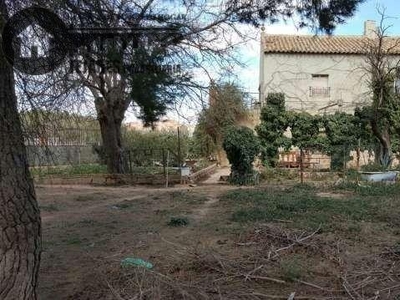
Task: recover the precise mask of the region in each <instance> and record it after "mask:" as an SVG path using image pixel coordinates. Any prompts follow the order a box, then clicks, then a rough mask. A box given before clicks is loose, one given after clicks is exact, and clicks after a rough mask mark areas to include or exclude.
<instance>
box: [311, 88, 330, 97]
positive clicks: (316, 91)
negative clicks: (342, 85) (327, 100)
mask: <svg viewBox="0 0 400 300" xmlns="http://www.w3.org/2000/svg"><path fill="white" fill-rule="evenodd" d="M309 93H310V97H330V95H331V88H330V87H312V86H310V88H309Z"/></svg>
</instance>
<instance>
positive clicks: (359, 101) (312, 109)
mask: <svg viewBox="0 0 400 300" xmlns="http://www.w3.org/2000/svg"><path fill="white" fill-rule="evenodd" d="M376 30H377V27H376V23H375V22H374V21H366V22H365V23H364V33H363V35H360V36H334V35H333V36H327V35H270V34H266V33H265V32H264V29H263V30H262V32H261V45H260V46H261V47H260V84H259V101H260V104H261V106H262V105H265V104H266V97H267V95H268V93H277V92H280V93H284V94H285V99H286V108H287V109H288V110H297V111H306V112H309V113H311V114H324V113H334V112H336V111H344V112H347V113H352V112H353V111H354V109H355V108H356V107H357V106H362V105H365V104H367V103H368V102H370V99H371V93H370V91H369V87H368V82H369V78H370V75H369V72H368V71H367V69H366V66H367V65H366V53H367V49H368V47H369V45H371V43H375V41H376V40H377V39H376V32H377V31H376ZM384 41H385V47H384V48H385V50H387V51H390V55H391V59H392V61H393V64H398V62H399V61H400V44H399V43H400V36H399V37H394V36H393V37H387V38H386V37H385V40H384ZM388 49H389V50H388ZM399 73H400V72H399ZM399 83H400V80H395V81H394V88H395V90H396V91H399V90H400V89H399V87H400V85H399ZM282 159H283V158H282ZM367 162H368V161H364V163H367Z"/></svg>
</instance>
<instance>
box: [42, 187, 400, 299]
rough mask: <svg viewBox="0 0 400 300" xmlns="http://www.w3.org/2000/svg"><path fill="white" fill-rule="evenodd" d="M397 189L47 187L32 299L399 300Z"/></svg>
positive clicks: (399, 240)
mask: <svg viewBox="0 0 400 300" xmlns="http://www.w3.org/2000/svg"><path fill="white" fill-rule="evenodd" d="M396 189H398V187H389V188H388V191H387V193H386V194H385V192H384V191H385V189H384V188H382V187H373V188H372V189H369V192H366V190H365V189H359V188H358V187H355V186H342V187H339V188H335V189H331V188H330V189H327V188H312V187H309V188H307V189H305V188H304V187H291V188H284V187H275V188H271V187H268V188H267V189H254V188H250V189H236V188H232V187H226V186H224V187H221V186H214V187H201V186H200V187H196V188H194V189H190V190H188V189H186V188H176V189H172V190H166V189H146V188H140V189H139V188H100V187H99V188H82V187H71V188H66V187H52V188H50V187H45V188H42V189H39V190H38V194H39V199H40V204H41V205H42V206H44V207H46V205H51V204H54V199H55V198H56V199H57V203H56V205H57V206H58V207H62V210H48V211H43V212H42V214H43V227H44V246H45V250H44V253H43V263H42V270H41V286H40V289H39V291H40V299H44V300H46V299H60V300H62V299H71V300H72V299H74V300H75V299H78V300H79V299H82V300H83V299H106V300H108V299H119V300H121V299H124V300H128V299H290V297H292V299H357V300H359V299H371V300H372V299H400V298H399V295H400V278H399V276H400V268H399V266H398V263H399V259H400V243H399V242H400V239H399V237H400V236H399V235H400V232H399V230H398V226H397V225H396V224H398V223H397V222H398V217H397V215H398V213H400V212H399V210H398V209H399V207H400V201H397V200H400V199H397V198H398V197H400V193H397V190H396ZM94 195H95V196H94ZM332 195H333V196H332ZM336 195H341V196H340V197H337V196H336ZM398 195H399V196H398ZM96 197H97V198H96ZM217 198H220V199H221V200H220V201H216V200H215V199H217ZM76 199H90V201H84V200H82V201H77V200H76ZM378 204H379V205H378ZM255 208H257V209H260V210H263V213H262V214H261V216H262V217H257V218H253V217H251V214H250V218H247V219H243V218H242V219H238V218H237V217H235V216H236V215H237V212H238V211H246V210H247V211H255ZM354 209H357V210H358V211H352V210H354ZM269 210H271V211H273V212H274V213H271V212H270V211H269ZM200 212H201V213H200ZM299 212H301V213H299ZM319 214H321V215H322V216H323V217H321V216H318V215H319ZM173 216H182V217H183V218H187V220H189V221H190V222H189V224H187V226H184V227H171V226H168V222H169V221H170V219H171V217H173ZM335 222H336V223H335ZM126 257H140V258H142V259H145V260H148V261H150V262H152V263H153V264H154V266H155V267H154V268H153V269H151V270H147V269H144V268H141V267H129V268H122V267H121V266H120V262H121V259H123V258H126ZM293 296H294V297H293ZM396 297H397V298H396Z"/></svg>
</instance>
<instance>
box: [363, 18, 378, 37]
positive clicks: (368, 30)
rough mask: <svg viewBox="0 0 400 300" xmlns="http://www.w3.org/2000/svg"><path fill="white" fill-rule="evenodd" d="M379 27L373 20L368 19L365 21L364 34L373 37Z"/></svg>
mask: <svg viewBox="0 0 400 300" xmlns="http://www.w3.org/2000/svg"><path fill="white" fill-rule="evenodd" d="M376 32H377V27H376V23H375V21H373V20H367V21H365V22H364V36H366V37H369V38H373V37H374V36H375V35H376Z"/></svg>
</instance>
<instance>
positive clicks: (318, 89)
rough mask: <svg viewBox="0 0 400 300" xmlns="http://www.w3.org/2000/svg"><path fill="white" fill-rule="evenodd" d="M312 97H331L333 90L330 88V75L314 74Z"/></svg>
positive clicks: (312, 77) (311, 87)
mask: <svg viewBox="0 0 400 300" xmlns="http://www.w3.org/2000/svg"><path fill="white" fill-rule="evenodd" d="M311 79H312V83H311V86H310V89H309V90H310V97H329V96H330V92H331V88H330V87H329V86H328V80H329V75H328V74H312V75H311Z"/></svg>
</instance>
